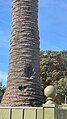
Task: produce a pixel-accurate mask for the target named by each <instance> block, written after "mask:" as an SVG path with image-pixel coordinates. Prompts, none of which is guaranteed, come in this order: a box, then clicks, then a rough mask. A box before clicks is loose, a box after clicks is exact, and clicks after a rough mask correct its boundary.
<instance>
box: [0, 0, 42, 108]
mask: <svg viewBox="0 0 67 119" xmlns="http://www.w3.org/2000/svg"><path fill="white" fill-rule="evenodd" d="M39 50H40V49H39V31H38V0H12V34H11V41H10V62H9V70H8V80H7V86H6V91H5V94H4V96H3V99H2V103H1V104H2V106H41V104H42V102H43V94H42V89H41V81H40V68H39V66H40V58H39Z"/></svg>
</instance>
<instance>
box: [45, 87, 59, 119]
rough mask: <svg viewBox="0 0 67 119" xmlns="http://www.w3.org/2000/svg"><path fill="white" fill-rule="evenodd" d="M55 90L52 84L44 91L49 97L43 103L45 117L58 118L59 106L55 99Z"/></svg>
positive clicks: (49, 118) (47, 118) (46, 118)
mask: <svg viewBox="0 0 67 119" xmlns="http://www.w3.org/2000/svg"><path fill="white" fill-rule="evenodd" d="M55 92H56V90H55V88H54V86H51V85H50V86H47V87H46V88H45V91H44V93H45V96H46V97H47V102H46V103H45V104H43V110H44V119H58V106H57V105H56V104H55V103H54V101H53V98H54V95H55Z"/></svg>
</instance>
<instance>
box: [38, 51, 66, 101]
mask: <svg viewBox="0 0 67 119" xmlns="http://www.w3.org/2000/svg"><path fill="white" fill-rule="evenodd" d="M65 77H67V51H59V52H58V51H51V50H46V51H40V78H41V81H42V88H43V89H44V88H45V87H46V86H47V85H50V84H52V85H56V84H57V83H58V85H59V80H60V79H61V78H65ZM66 80H67V79H66ZM57 89H58V87H57ZM60 94H61V93H60ZM60 101H61V100H60Z"/></svg>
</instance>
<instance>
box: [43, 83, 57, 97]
mask: <svg viewBox="0 0 67 119" xmlns="http://www.w3.org/2000/svg"><path fill="white" fill-rule="evenodd" d="M44 94H45V96H46V97H51V98H53V97H54V96H55V94H56V89H55V87H54V86H52V85H50V86H47V87H46V88H45V90H44Z"/></svg>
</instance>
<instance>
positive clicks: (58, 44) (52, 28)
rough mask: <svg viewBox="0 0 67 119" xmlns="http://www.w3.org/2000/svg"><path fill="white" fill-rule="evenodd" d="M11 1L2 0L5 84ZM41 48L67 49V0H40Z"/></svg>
mask: <svg viewBox="0 0 67 119" xmlns="http://www.w3.org/2000/svg"><path fill="white" fill-rule="evenodd" d="M11 1H12V0H1V1H0V81H2V82H3V84H5V82H6V80H7V72H8V64H9V44H10V36H11ZM38 14H39V31H40V48H41V49H43V50H48V49H49V50H58V51H60V50H67V0H39V13H38Z"/></svg>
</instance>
